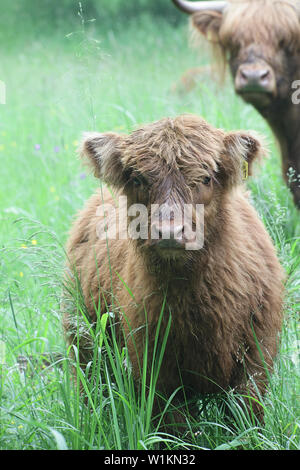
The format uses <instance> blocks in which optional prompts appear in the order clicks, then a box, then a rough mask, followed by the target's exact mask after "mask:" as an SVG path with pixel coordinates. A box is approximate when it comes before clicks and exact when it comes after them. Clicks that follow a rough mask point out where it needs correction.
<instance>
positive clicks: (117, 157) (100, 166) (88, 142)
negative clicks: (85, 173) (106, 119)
mask: <svg viewBox="0 0 300 470" xmlns="http://www.w3.org/2000/svg"><path fill="white" fill-rule="evenodd" d="M122 143H123V137H122V136H120V135H118V134H115V133H113V132H107V133H104V134H100V133H99V132H85V133H84V134H83V138H82V141H81V144H80V147H79V153H80V155H81V157H82V158H84V159H85V160H86V161H87V163H88V164H89V166H90V167H91V168H92V170H93V171H94V175H95V176H96V178H100V179H103V181H105V182H106V183H108V184H112V185H114V186H117V187H119V186H122V184H124V182H123V178H124V167H123V164H122V160H121V157H122V152H123V149H122Z"/></svg>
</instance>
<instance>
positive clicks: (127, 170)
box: [81, 115, 263, 258]
mask: <svg viewBox="0 0 300 470" xmlns="http://www.w3.org/2000/svg"><path fill="white" fill-rule="evenodd" d="M262 152H263V147H262V146H261V143H260V141H259V140H258V139H257V138H256V137H254V136H253V135H251V134H250V133H248V132H230V133H226V132H224V131H223V130H220V129H215V128H213V127H212V126H210V125H209V124H208V123H207V122H205V121H204V120H203V119H201V118H199V117H196V116H193V115H183V116H179V117H177V118H175V119H171V118H165V119H162V120H160V121H157V122H154V123H152V124H148V125H145V126H143V127H141V128H139V129H137V130H135V131H133V132H132V133H131V134H129V135H118V134H115V133H103V134H100V133H87V134H85V136H84V139H83V142H82V146H81V153H82V155H84V156H86V157H87V158H88V161H89V163H90V164H91V166H92V168H93V170H94V173H95V176H97V177H99V178H101V179H102V180H103V181H104V182H106V183H107V184H108V185H110V186H112V187H114V188H115V189H116V190H117V192H118V194H119V195H122V196H126V197H127V204H128V215H129V217H128V227H130V224H132V223H133V217H134V216H136V215H137V213H136V212H137V211H139V212H142V215H143V217H141V218H140V219H139V224H140V225H141V226H143V227H140V234H141V236H140V237H138V238H137V239H136V240H135V243H136V244H137V245H138V247H139V248H140V249H142V250H144V251H145V250H150V251H151V252H152V253H155V254H156V256H159V257H160V258H170V257H172V258H177V257H184V256H186V253H187V250H189V249H191V250H194V249H200V248H201V247H202V245H201V246H198V245H197V241H199V238H197V237H198V232H197V230H200V231H201V235H202V234H203V221H202V223H201V222H199V224H198V222H197V214H198V212H197V210H198V208H201V209H202V210H203V212H202V214H203V215H204V242H205V239H206V237H207V236H208V237H209V235H210V234H211V233H214V231H215V229H216V228H217V227H218V229H219V228H220V223H221V220H222V217H223V214H222V208H223V206H224V202H225V201H227V202H228V198H230V194H231V192H232V191H233V190H234V188H235V187H236V186H237V185H239V184H240V182H241V179H242V169H243V165H244V163H245V162H247V164H248V167H249V172H250V173H251V166H252V162H253V160H254V159H255V157H257V156H258V155H259V154H261V153H262ZM145 228H146V230H145ZM200 238H201V237H200Z"/></svg>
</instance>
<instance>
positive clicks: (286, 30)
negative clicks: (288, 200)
mask: <svg viewBox="0 0 300 470" xmlns="http://www.w3.org/2000/svg"><path fill="white" fill-rule="evenodd" d="M191 24H192V29H193V31H194V32H196V33H199V32H200V33H201V35H202V36H204V37H205V38H206V39H207V40H208V42H209V44H211V46H212V51H213V54H214V55H215V57H216V59H217V60H216V62H218V64H219V66H220V76H222V75H223V73H224V70H225V67H226V64H227V63H228V64H229V67H230V71H231V74H232V77H233V79H234V83H235V89H236V92H237V93H238V94H239V95H240V96H242V98H243V99H244V100H245V101H246V102H248V103H251V104H252V105H253V106H254V107H255V108H256V109H257V110H258V111H259V112H260V113H261V115H262V116H263V117H264V118H265V119H266V120H267V122H268V123H269V125H270V127H271V128H272V130H273V132H274V134H275V136H276V138H277V139H278V142H279V145H280V149H281V156H282V172H283V177H284V179H285V181H286V182H287V183H288V185H289V187H290V189H291V191H292V194H293V197H294V202H295V204H296V206H297V207H299V208H300V150H299V149H300V133H299V126H300V106H299V105H298V106H297V105H295V104H293V101H292V94H293V93H294V91H295V90H294V89H293V88H292V83H293V82H294V81H295V80H298V79H299V76H300V1H298V0H279V1H274V0H237V1H235V0H231V1H229V2H228V6H227V7H226V8H225V10H224V12H223V13H220V12H216V11H209V10H204V11H203V10H202V11H199V12H196V13H194V14H193V15H192V17H191ZM193 36H194V37H196V36H199V34H196V35H195V34H194V33H193ZM243 66H244V67H245V66H246V67H248V70H250V69H251V67H252V68H255V67H256V68H257V70H261V71H266V73H267V74H268V76H267V80H269V88H268V89H266V92H263V90H260V91H259V92H253V91H252V92H247V91H246V90H245V89H244V90H241V88H240V87H239V86H237V84H238V78H239V74H240V73H241V67H243Z"/></svg>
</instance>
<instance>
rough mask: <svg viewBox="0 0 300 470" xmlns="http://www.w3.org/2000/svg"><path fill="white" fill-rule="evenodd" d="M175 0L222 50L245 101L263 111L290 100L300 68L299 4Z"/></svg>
mask: <svg viewBox="0 0 300 470" xmlns="http://www.w3.org/2000/svg"><path fill="white" fill-rule="evenodd" d="M173 2H174V3H175V4H176V5H177V6H179V8H181V9H182V10H183V11H185V12H187V13H190V14H191V15H192V17H191V21H192V26H193V28H194V29H195V30H196V31H198V32H200V33H201V34H202V35H203V36H205V37H206V39H207V40H208V41H209V42H210V43H211V44H212V46H213V48H214V49H215V50H216V51H219V52H221V54H222V56H223V61H224V63H226V62H228V63H229V66H230V69H231V73H232V76H233V79H234V85H235V90H236V92H237V93H238V94H239V95H241V96H242V97H243V98H244V99H245V101H247V102H250V103H251V104H253V105H254V106H255V107H257V108H258V109H263V108H265V107H267V106H270V105H271V104H272V103H273V102H274V100H280V99H286V98H287V97H288V96H289V93H291V83H292V81H294V80H295V79H296V78H297V76H296V75H297V72H298V70H299V53H300V21H299V18H300V2H299V1H292V0H280V1H274V0H239V1H235V0H231V1H229V2H214V1H211V2H188V1H182V0H173Z"/></svg>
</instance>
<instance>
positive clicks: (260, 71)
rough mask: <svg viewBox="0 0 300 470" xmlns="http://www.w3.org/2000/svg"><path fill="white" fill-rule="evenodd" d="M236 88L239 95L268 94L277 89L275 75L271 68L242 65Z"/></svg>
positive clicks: (237, 76) (238, 72) (238, 73)
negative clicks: (251, 93)
mask: <svg viewBox="0 0 300 470" xmlns="http://www.w3.org/2000/svg"><path fill="white" fill-rule="evenodd" d="M235 88H236V91H237V92H239V93H250V92H268V93H273V92H274V88H275V80H274V74H273V73H272V69H271V68H270V67H267V66H265V67H257V66H256V67H255V66H252V64H251V65H241V66H240V67H239V69H238V71H237V75H236V79H235Z"/></svg>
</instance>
